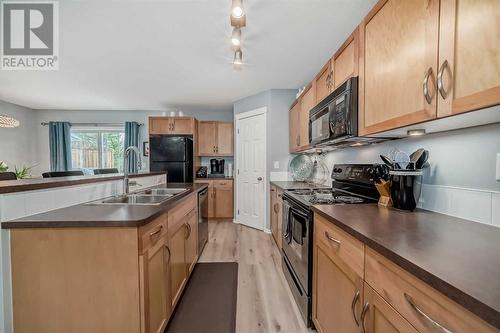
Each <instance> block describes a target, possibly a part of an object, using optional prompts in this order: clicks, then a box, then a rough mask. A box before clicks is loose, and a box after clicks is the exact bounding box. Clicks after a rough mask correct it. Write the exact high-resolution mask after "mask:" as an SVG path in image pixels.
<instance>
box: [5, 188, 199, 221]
mask: <svg viewBox="0 0 500 333" xmlns="http://www.w3.org/2000/svg"><path fill="white" fill-rule="evenodd" d="M168 187H169V188H179V187H183V188H189V191H187V192H186V193H183V194H182V195H179V196H178V197H176V198H174V199H170V200H167V201H166V202H164V203H162V204H159V205H147V206H146V205H92V204H79V205H75V206H70V207H65V208H61V209H56V210H52V211H49V212H45V213H41V214H36V215H31V216H27V217H23V218H20V219H16V220H12V221H7V222H2V229H17V228H70V227H74V228H86V227H94V228H96V227H138V226H141V225H145V224H147V223H148V222H149V221H151V220H153V219H154V218H155V217H157V216H158V215H160V214H162V213H165V212H167V211H168V210H169V209H171V208H172V207H174V206H175V205H176V204H177V203H179V202H180V201H182V200H183V198H185V197H186V196H189V195H190V194H192V193H194V192H195V193H198V192H199V191H201V190H203V189H204V188H207V185H205V184H169V185H168Z"/></svg>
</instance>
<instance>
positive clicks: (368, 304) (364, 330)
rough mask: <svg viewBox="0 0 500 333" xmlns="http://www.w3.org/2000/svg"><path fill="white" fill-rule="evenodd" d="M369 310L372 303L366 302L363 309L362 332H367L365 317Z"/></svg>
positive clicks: (361, 318)
mask: <svg viewBox="0 0 500 333" xmlns="http://www.w3.org/2000/svg"><path fill="white" fill-rule="evenodd" d="M368 310H370V303H368V302H366V303H365V305H364V306H363V310H361V317H360V320H361V333H367V332H366V327H365V317H366V314H367V313H368Z"/></svg>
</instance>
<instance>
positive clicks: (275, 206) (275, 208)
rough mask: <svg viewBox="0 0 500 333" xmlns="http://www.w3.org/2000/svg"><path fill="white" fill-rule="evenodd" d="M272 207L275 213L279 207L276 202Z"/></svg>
mask: <svg viewBox="0 0 500 333" xmlns="http://www.w3.org/2000/svg"><path fill="white" fill-rule="evenodd" d="M273 209H274V212H275V213H276V214H277V213H278V212H279V211H280V207H279V205H278V204H277V203H275V204H274V206H273Z"/></svg>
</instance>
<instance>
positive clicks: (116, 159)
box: [71, 127, 125, 173]
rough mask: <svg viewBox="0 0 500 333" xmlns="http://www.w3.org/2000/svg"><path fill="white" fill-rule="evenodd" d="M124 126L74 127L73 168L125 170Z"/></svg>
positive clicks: (72, 143) (72, 138) (72, 140)
mask: <svg viewBox="0 0 500 333" xmlns="http://www.w3.org/2000/svg"><path fill="white" fill-rule="evenodd" d="M124 145H125V131H124V129H123V128H105V129H104V128H97V129H94V128H91V129H86V128H78V127H77V128H72V129H71V158H72V163H73V169H82V170H83V171H84V172H85V171H88V173H91V172H90V169H103V168H117V169H118V171H119V172H123V149H124Z"/></svg>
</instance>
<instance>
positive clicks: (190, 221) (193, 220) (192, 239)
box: [186, 209, 198, 275]
mask: <svg viewBox="0 0 500 333" xmlns="http://www.w3.org/2000/svg"><path fill="white" fill-rule="evenodd" d="M197 222H198V218H197V214H196V209H193V210H192V211H191V212H190V213H189V214H188V216H187V217H186V226H187V229H188V234H187V239H186V268H187V271H188V275H189V274H190V273H191V271H192V270H193V268H194V265H195V264H196V259H197V258H198V223H197Z"/></svg>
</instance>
